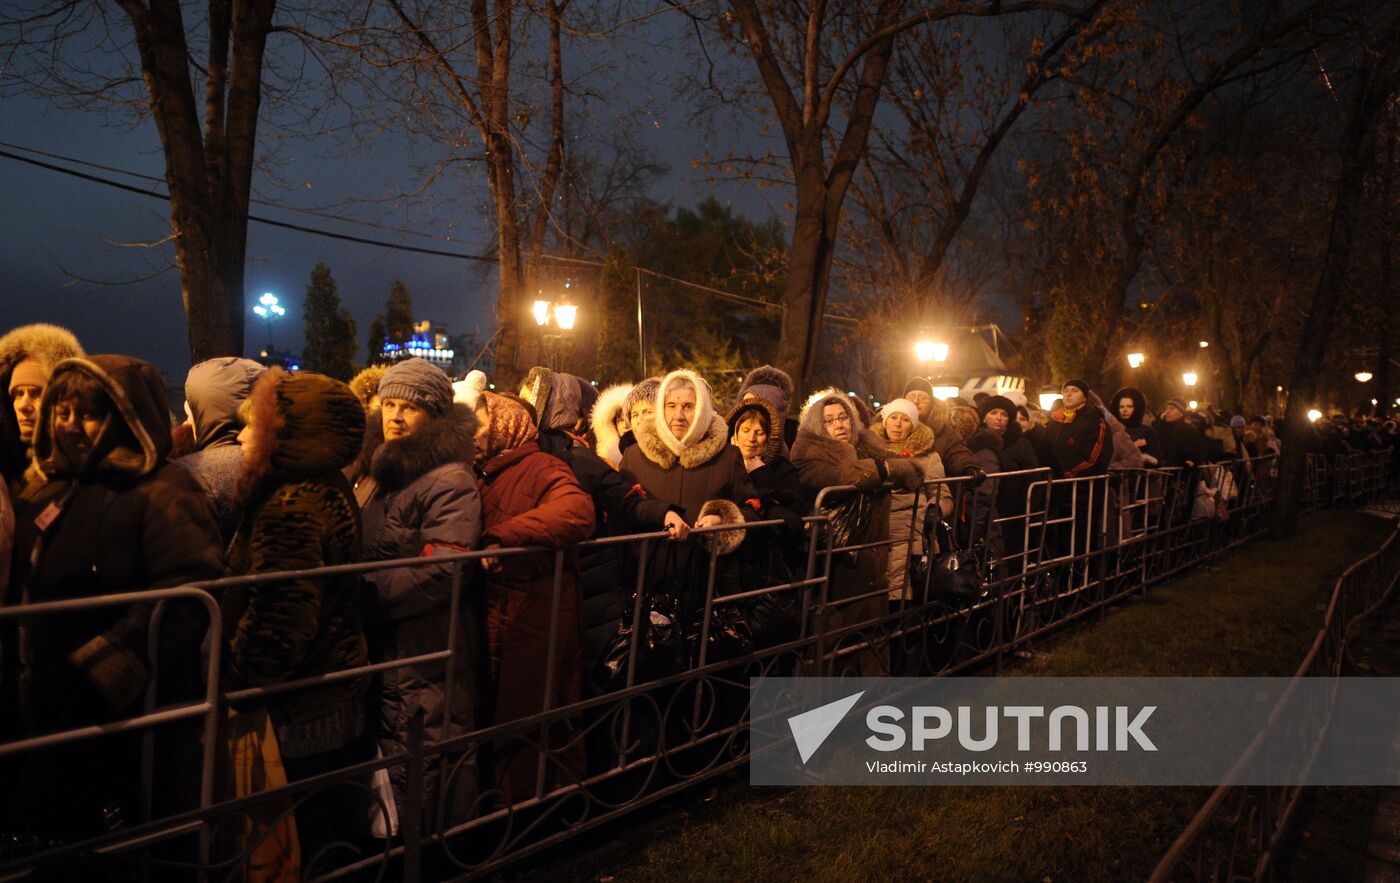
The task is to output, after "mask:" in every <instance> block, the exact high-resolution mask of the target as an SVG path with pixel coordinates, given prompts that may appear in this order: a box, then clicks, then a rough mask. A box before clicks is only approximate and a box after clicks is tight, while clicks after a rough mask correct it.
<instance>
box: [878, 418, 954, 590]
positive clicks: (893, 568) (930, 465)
mask: <svg viewBox="0 0 1400 883" xmlns="http://www.w3.org/2000/svg"><path fill="white" fill-rule="evenodd" d="M872 429H873V431H874V433H875V435H877V436H878V437H879V438H880V441H881V442H882V443H883V444H884V446H885V450H887V451H889V452H890V453H891V454H894V455H895V456H896V457H907V458H909V459H911V460H913V461H914V462H915V463H916V464H917V465H918V467H919V473H920V476H921V481H923V482H941V481H942V480H943V479H944V478H947V473H946V472H945V471H944V469H943V458H942V457H940V456H938V452H937V451H935V450H934V449H933V430H932V429H929V428H928V425H927V424H925V423H915V424H914V431H913V432H911V433H910V434H909V437H908V438H905V439H902V440H901V441H890V438H889V434H888V433H886V431H885V424H884V423H876V424H875V425H874V426H873V427H872ZM935 498H936V499H937V500H938V508H939V513H940V515H941V516H942V517H943V518H947V517H948V516H949V515H950V514H952V511H953V496H952V494H951V493H949V491H948V486H947V485H946V484H932V485H929V484H925V485H924V487H921V488H920V489H919V491H918V492H917V493H914V492H911V491H894V492H893V493H891V494H890V561H889V564H888V566H887V567H886V569H885V574H886V576H885V579H886V587H887V588H888V589H889V593H890V600H891V601H905V600H908V599H909V597H910V593H909V587H908V585H907V583H908V581H909V559H910V558H911V557H915V556H919V555H922V554H923V553H924V542H923V539H924V533H923V524H924V517H925V515H926V514H927V512H928V505H929V502H930V501H931V500H932V499H935ZM916 500H917V502H918V505H917V507H916V506H915V501H916Z"/></svg>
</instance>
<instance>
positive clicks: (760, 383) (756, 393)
mask: <svg viewBox="0 0 1400 883" xmlns="http://www.w3.org/2000/svg"><path fill="white" fill-rule="evenodd" d="M794 389H795V387H794V386H793V383H792V377H791V376H789V375H788V373H787V372H786V371H784V370H782V369H781V368H776V367H774V366H773V365H760V366H758V367H757V368H755V369H753V370H752V371H750V372H749V373H748V374H746V375H745V376H744V382H743V383H741V384H739V402H740V403H741V404H742V403H744V402H750V401H752V400H753V399H756V398H758V399H763V400H764V401H765V402H767V403H768V404H770V405H772V406H773V411H774V412H775V413H777V415H778V420H779V422H780V423H781V426H782V432H780V433H778V435H779V436H780V437H781V439H782V445H781V446H780V447H779V450H780V451H781V452H782V455H783V456H784V457H786V456H788V451H789V449H790V448H791V447H792V443H793V442H794V441H796V440H797V421H796V420H795V419H793V418H792V416H791V414H792V395H793V391H794Z"/></svg>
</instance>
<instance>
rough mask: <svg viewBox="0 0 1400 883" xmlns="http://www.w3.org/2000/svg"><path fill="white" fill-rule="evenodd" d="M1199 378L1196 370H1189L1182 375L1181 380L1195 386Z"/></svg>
mask: <svg viewBox="0 0 1400 883" xmlns="http://www.w3.org/2000/svg"><path fill="white" fill-rule="evenodd" d="M1199 379H1200V378H1198V377H1197V376H1196V372H1195V371H1187V372H1186V373H1185V374H1183V375H1181V382H1182V383H1184V384H1186V385H1187V386H1195V385H1196V381H1197V380H1199Z"/></svg>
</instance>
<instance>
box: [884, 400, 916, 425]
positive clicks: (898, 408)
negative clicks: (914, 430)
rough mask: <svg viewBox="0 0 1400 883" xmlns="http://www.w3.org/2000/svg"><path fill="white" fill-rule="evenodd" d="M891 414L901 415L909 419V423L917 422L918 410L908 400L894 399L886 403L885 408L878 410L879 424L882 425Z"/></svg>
mask: <svg viewBox="0 0 1400 883" xmlns="http://www.w3.org/2000/svg"><path fill="white" fill-rule="evenodd" d="M891 414H903V415H904V416H906V417H908V418H909V422H910V423H918V422H919V409H918V408H917V407H915V406H914V403H913V402H911V401H909V400H908V399H895V400H893V401H891V402H886V403H885V406H884V407H883V408H881V409H880V422H881V423H884V422H885V419H886V418H888V417H889V416H890V415H891Z"/></svg>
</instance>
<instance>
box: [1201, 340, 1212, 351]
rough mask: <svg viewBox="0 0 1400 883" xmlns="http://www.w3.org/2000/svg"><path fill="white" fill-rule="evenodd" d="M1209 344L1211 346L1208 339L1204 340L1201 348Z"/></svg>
mask: <svg viewBox="0 0 1400 883" xmlns="http://www.w3.org/2000/svg"><path fill="white" fill-rule="evenodd" d="M1208 346H1210V341H1208V340H1203V341H1201V349H1205V348H1206V347H1208Z"/></svg>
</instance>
